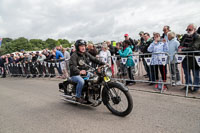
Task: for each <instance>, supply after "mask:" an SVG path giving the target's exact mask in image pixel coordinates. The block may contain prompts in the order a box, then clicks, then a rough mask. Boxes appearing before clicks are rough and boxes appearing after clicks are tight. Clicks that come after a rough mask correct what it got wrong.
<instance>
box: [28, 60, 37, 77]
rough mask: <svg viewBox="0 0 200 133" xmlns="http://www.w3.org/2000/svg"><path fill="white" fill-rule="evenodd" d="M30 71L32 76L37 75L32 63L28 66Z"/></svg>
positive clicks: (34, 65)
mask: <svg viewBox="0 0 200 133" xmlns="http://www.w3.org/2000/svg"><path fill="white" fill-rule="evenodd" d="M30 71H31V74H32V75H33V76H36V75H37V70H36V64H35V63H34V62H33V63H32V64H30Z"/></svg>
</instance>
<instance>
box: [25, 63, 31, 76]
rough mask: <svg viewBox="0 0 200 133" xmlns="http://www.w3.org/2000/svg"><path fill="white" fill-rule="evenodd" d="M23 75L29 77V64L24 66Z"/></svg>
mask: <svg viewBox="0 0 200 133" xmlns="http://www.w3.org/2000/svg"><path fill="white" fill-rule="evenodd" d="M25 74H26V76H30V71H29V64H28V63H26V64H25Z"/></svg>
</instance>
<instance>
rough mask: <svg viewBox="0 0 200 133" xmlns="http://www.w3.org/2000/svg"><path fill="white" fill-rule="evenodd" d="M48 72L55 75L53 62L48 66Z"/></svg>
mask: <svg viewBox="0 0 200 133" xmlns="http://www.w3.org/2000/svg"><path fill="white" fill-rule="evenodd" d="M49 73H50V74H51V76H55V75H56V74H55V70H54V66H53V64H51V65H50V67H49Z"/></svg>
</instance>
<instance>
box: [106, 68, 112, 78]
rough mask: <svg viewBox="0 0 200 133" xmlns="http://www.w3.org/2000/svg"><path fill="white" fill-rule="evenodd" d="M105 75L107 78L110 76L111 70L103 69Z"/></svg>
mask: <svg viewBox="0 0 200 133" xmlns="http://www.w3.org/2000/svg"><path fill="white" fill-rule="evenodd" d="M105 75H106V76H108V77H111V76H112V70H111V68H106V69H105Z"/></svg>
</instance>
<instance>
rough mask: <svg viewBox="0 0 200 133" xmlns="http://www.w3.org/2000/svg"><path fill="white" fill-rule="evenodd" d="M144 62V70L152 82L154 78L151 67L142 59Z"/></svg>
mask: <svg viewBox="0 0 200 133" xmlns="http://www.w3.org/2000/svg"><path fill="white" fill-rule="evenodd" d="M142 61H143V65H144V69H145V71H146V72H147V75H148V77H149V80H150V81H151V78H152V77H151V76H152V74H151V70H150V66H149V65H147V62H146V61H145V59H144V58H143V59H142Z"/></svg>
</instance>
